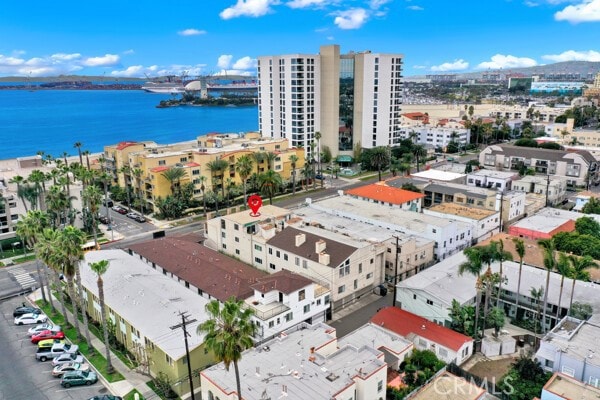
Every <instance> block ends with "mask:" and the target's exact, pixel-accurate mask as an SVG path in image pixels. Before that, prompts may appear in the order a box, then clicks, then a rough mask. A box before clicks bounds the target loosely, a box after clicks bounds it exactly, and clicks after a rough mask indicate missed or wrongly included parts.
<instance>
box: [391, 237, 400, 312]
mask: <svg viewBox="0 0 600 400" xmlns="http://www.w3.org/2000/svg"><path fill="white" fill-rule="evenodd" d="M393 237H395V238H396V253H395V254H396V259H395V260H394V297H393V298H392V307H393V306H395V305H396V291H397V290H398V288H397V287H396V286H397V284H398V239H399V238H398V236H393Z"/></svg>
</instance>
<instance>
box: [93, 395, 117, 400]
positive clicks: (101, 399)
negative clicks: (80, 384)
mask: <svg viewBox="0 0 600 400" xmlns="http://www.w3.org/2000/svg"><path fill="white" fill-rule="evenodd" d="M87 400H123V398H122V397H121V396H113V395H112V394H99V395H98V396H94V397H90V398H89V399H87Z"/></svg>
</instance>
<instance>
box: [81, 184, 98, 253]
mask: <svg viewBox="0 0 600 400" xmlns="http://www.w3.org/2000/svg"><path fill="white" fill-rule="evenodd" d="M83 201H84V203H85V204H86V206H87V208H88V211H89V213H90V216H91V218H92V233H93V234H94V243H95V244H96V246H98V223H97V221H96V218H97V216H98V210H99V209H100V203H101V202H102V192H100V189H99V188H98V186H96V185H91V186H88V187H86V188H85V189H84V190H83Z"/></svg>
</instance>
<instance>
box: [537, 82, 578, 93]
mask: <svg viewBox="0 0 600 400" xmlns="http://www.w3.org/2000/svg"><path fill="white" fill-rule="evenodd" d="M584 86H585V83H584V82H547V81H545V82H531V89H529V92H530V93H558V94H559V95H561V96H562V95H577V94H581V92H582V90H583V87H584Z"/></svg>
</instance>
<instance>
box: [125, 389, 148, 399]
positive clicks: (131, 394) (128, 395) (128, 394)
mask: <svg viewBox="0 0 600 400" xmlns="http://www.w3.org/2000/svg"><path fill="white" fill-rule="evenodd" d="M136 393H137V394H138V396H139V400H144V397H142V395H141V393H140V392H138V391H137V390H135V389H133V390H132V391H131V392H129V393H127V394H126V395H125V396H124V397H123V400H135V394H136Z"/></svg>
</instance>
